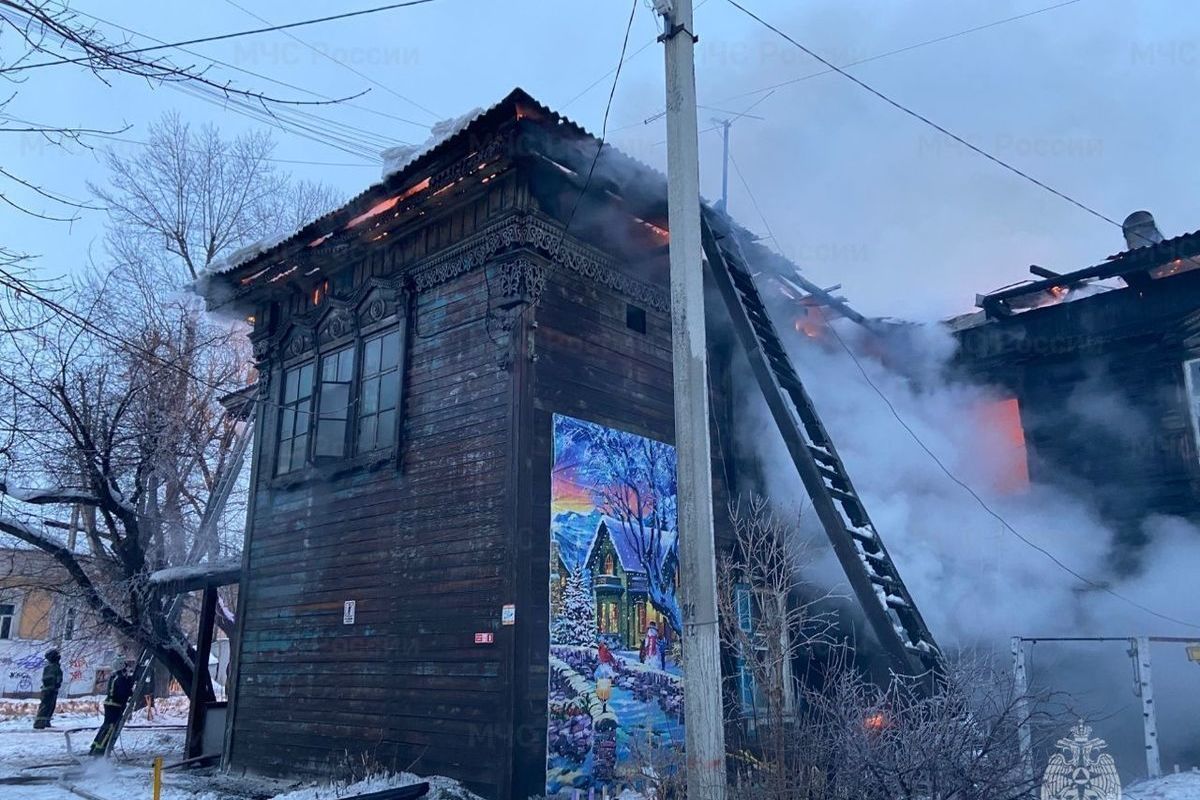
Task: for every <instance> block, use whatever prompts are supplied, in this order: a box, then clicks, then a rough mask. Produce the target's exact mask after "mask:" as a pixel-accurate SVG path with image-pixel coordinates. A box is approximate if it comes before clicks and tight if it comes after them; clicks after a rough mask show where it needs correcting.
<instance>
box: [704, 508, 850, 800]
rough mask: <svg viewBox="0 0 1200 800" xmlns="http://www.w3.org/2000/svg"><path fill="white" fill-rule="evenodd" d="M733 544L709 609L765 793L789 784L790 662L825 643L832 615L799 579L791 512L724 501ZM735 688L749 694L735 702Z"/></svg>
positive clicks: (799, 548)
mask: <svg viewBox="0 0 1200 800" xmlns="http://www.w3.org/2000/svg"><path fill="white" fill-rule="evenodd" d="M729 515H730V518H731V520H732V521H733V528H734V535H735V538H734V548H733V551H732V552H730V553H727V554H725V555H724V556H723V557H722V558H721V560H720V563H719V564H718V569H717V611H718V616H719V618H720V622H721V636H722V640H723V642H724V644H725V646H726V647H727V648H728V650H729V651H730V652H732V653H735V654H736V655H737V659H738V667H739V669H738V674H736V675H734V676H733V679H734V681H743V680H745V681H748V684H749V685H748V686H741V685H739V686H737V687H736V691H734V692H733V694H734V695H735V696H737V698H738V699H737V701H736V703H735V707H736V709H737V710H736V712H735V714H736V716H737V717H738V722H740V723H745V724H748V725H751V726H753V728H754V732H755V739H756V741H757V743H758V747H759V749H760V751H761V755H762V756H763V758H762V761H761V762H760V768H759V769H758V770H757V780H758V781H759V782H760V784H761V788H762V790H763V791H766V792H768V794H769V796H770V797H779V798H783V797H788V796H789V795H788V794H787V791H788V790H790V789H791V788H793V787H794V784H795V778H794V776H793V775H792V774H791V769H792V764H791V759H790V757H789V753H790V751H791V749H792V742H791V735H792V730H791V727H792V723H793V721H794V719H795V713H796V697H797V694H798V692H799V689H800V684H799V682H798V681H797V680H796V677H795V675H794V674H793V664H794V663H795V662H796V660H797V659H798V658H800V657H801V656H802V655H804V654H806V653H808V652H810V651H812V650H813V648H816V647H824V646H827V645H829V644H832V638H831V632H832V630H833V624H834V622H835V616H834V614H833V612H831V611H828V610H822V605H821V604H822V603H823V602H824V601H825V600H827V599H828V598H829V594H828V593H827V592H822V591H818V590H816V589H815V588H814V587H813V586H811V585H810V584H808V583H806V582H805V581H804V578H803V576H802V574H801V570H802V569H803V568H804V567H805V566H806V565H807V563H808V561H809V558H808V549H807V546H806V545H805V544H804V543H803V542H802V541H801V539H800V536H799V525H798V522H799V514H798V513H797V514H795V515H794V516H788V517H784V516H781V515H780V514H777V513H776V512H775V511H773V510H772V508H771V506H770V503H769V502H768V501H767V500H766V499H765V498H763V497H759V496H751V497H750V498H749V499H748V500H745V501H742V500H739V501H737V502H735V503H733V504H731V505H730V509H729ZM743 689H745V690H746V691H747V692H749V693H750V694H751V695H752V699H751V701H750V702H749V704H748V705H746V706H745V707H743V703H742V698H741V695H742V694H743Z"/></svg>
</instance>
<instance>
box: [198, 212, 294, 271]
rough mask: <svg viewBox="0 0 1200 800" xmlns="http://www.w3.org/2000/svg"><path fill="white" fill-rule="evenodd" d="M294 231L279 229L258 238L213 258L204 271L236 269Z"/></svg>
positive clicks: (291, 235) (277, 243) (283, 240)
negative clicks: (263, 237)
mask: <svg viewBox="0 0 1200 800" xmlns="http://www.w3.org/2000/svg"><path fill="white" fill-rule="evenodd" d="M305 224H307V223H305ZM296 233H297V231H281V232H280V233H277V234H275V235H274V236H268V237H266V238H265V239H259V240H258V241H256V242H251V243H250V244H248V245H245V246H243V247H239V248H238V249H237V250H234V251H233V252H232V253H229V254H228V255H225V256H222V257H221V258H217V259H214V260H213V261H212V263H210V264H209V265H208V267H207V268H206V269H205V272H207V273H208V274H210V275H220V274H221V273H223V272H229V271H230V270H231V269H237V268H238V267H240V266H241V265H242V264H245V263H247V262H249V261H253V260H254V259H255V258H257V257H258V256H261V255H262V254H263V253H265V252H267V251H268V250H270V249H271V248H273V247H275V246H276V245H280V244H283V243H284V242H285V241H287V240H288V239H290V238H292V237H293V236H294V235H296Z"/></svg>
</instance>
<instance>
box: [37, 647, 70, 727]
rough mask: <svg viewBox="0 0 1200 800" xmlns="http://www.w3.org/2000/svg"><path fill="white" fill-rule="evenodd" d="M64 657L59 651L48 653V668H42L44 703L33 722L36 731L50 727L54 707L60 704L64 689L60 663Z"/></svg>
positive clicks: (39, 707)
mask: <svg viewBox="0 0 1200 800" xmlns="http://www.w3.org/2000/svg"><path fill="white" fill-rule="evenodd" d="M61 660H62V656H60V655H59V654H58V651H57V650H50V651H48V652H47V653H46V666H44V667H43V668H42V702H41V704H40V705H38V712H37V717H35V718H34V720H33V728H34V730H42V729H44V728H49V727H50V718H51V717H53V716H54V706H55V705H57V703H58V690H59V689H60V688H61V687H62V681H63V674H62V667H61V666H60V665H59V663H58V662H59V661H61Z"/></svg>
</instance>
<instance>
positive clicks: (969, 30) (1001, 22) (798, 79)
mask: <svg viewBox="0 0 1200 800" xmlns="http://www.w3.org/2000/svg"><path fill="white" fill-rule="evenodd" d="M1079 2H1082V0H1065V2H1061V3H1056V4H1054V5H1051V6H1045V7H1044V8H1038V9H1034V10H1033V11H1027V12H1025V13H1024V14H1016V15H1014V16H1011V17H1005V18H1003V19H998V20H993V21H992V22H988V23H984V24H983V25H976V26H975V27H973V28H965V29H964V30H961V31H956V32H954V33H948V34H945V35H943V36H937V37H935V38H933V39H926V40H925V41H922V42H916V43H914V44H910V45H906V46H904V47H898V48H896V49H895V50H888V51H887V52H886V53H877V54H876V55H873V56H867V57H866V58H860V59H859V60H857V61H851V62H849V63H846V64H842V69H849V68H850V67H857V66H859V65H861V64H869V63H870V62H872V61H878V60H880V59H883V58H889V57H891V56H895V55H900V54H901V53H907V52H909V51H911V50H918V49H920V48H922V47H928V46H930V45H934V44H940V43H942V42H948V41H950V40H951V39H957V38H958V37H960V36H966V35H968V34H972V33H978V32H979V31H984V30H987V29H989V28H995V27H997V26H999V25H1005V24H1007V23H1009V22H1016V21H1018V20H1022V19H1027V18H1028V17H1034V16H1037V15H1038V14H1044V13H1046V12H1047V11H1054V10H1056V9H1059V8H1063V7H1065V6H1069V5H1074V4H1075V3H1079ZM635 55H636V53H635ZM835 72H837V70H836V69H823V70H820V71H819V72H810V73H808V74H807V75H801V76H799V77H796V78H791V79H789V80H786V81H780V82H779V83H773V84H771V85H770V86H763V87H760V88H758V89H750V90H749V91H745V92H739V93H738V94H732V95H728V96H727V97H722V98H721V99H719V100H715V101H713V102H714V103H727V102H729V101H730V100H740V99H742V98H743V97H751V96H753V95H756V94H763V93H764V92H772V91H774V90H776V89H782V88H783V87H785V86H791V85H793V84H797V83H801V82H803V81H807V80H812V79H813V78H819V77H821V76H822V75H830V74H833V73H835ZM589 88H590V87H589ZM663 113H664V112H663V111H658V112H657V113H655V114H653V115H651V116H650V117H649V118H648V120H647V121H653V120H655V119H658V118H659V117H660V116H662V114H663ZM642 124H645V122H641V123H638V122H635V123H631V124H629V125H624V126H622V127H620V128H617V129H615V130H614V131H613V132H614V133H616V132H617V131H623V130H626V129H628V128H633V127H636V126H638V125H642Z"/></svg>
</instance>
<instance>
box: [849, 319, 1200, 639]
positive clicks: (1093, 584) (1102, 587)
mask: <svg viewBox="0 0 1200 800" xmlns="http://www.w3.org/2000/svg"><path fill="white" fill-rule="evenodd" d="M826 327H827V328H829V330H830V331H831V332H832V333H833V337H834V338H835V339H837V341H838V344H840V345H841V346H842V349H843V350H845V351H846V355H848V356H850V360H851V361H853V362H854V366H856V367H857V368H858V371H859V372H860V373H861V374H862V376H863V380H865V381H866V382H867V385H868V386H870V387H871V388H872V389H873V390H874V391H875V394H877V395H879V399H881V400H883V403H884V405H886V406H887V408H888V411H890V412H891V414H892V416H893V417H895V419H896V421H897V422H898V423H900V427H902V428H904V430H905V431H907V432H908V435H909V436H910V437H912V440H913V441H914V442H916V443H917V445H918V446H919V447H920V448H921V449H922V450H924V451H925V453H926V454H927V455H928V456H929V457H930V458H931V459H932V460H933V463H935V464H937V466H938V468H939V469H940V470H941V471H942V472H943V473H945V475H946V477H947V478H949V479H950V480H952V481H954V483H956V484H958V485H959V486H960V487H961V488H962V489H963V490H964V491H966V493H967V494H969V495H971V497H973V498H974V499H975V502H976V503H978V504H979V507H980V508H982V509H983V510H984V511H986V512H987V513H988V514H989V515H990V516H992V517H993V518H994V519H995V520H996V521H997V522H999V523H1000V524H1001V525H1002V526H1003V527H1004V529H1005V530H1007V531H1008V532H1009V533H1011V534H1012V535H1013V536H1016V537H1017V538H1018V539H1019V540H1021V542H1023V543H1024V544H1026V545H1027V546H1029V547H1032V548H1033V549H1034V550H1036V551H1038V552H1039V553H1041V554H1042V555H1044V556H1045V557H1046V558H1048V559H1050V561H1052V562H1053V563H1054V564H1055V565H1056V566H1058V567H1059V568H1061V569H1062V570H1063V571H1065V572H1066V573H1067V574H1069V575H1071V576H1072V577H1073V578H1075V579H1076V580H1078V581H1080V582H1081V583H1083V584H1085V585H1087V586H1088V587H1089V588H1091V589H1095V590H1099V591H1102V592H1104V593H1106V594H1109V595H1111V596H1113V597H1115V598H1117V599H1118V600H1120V601H1122V602H1124V603H1128V604H1129V605H1130V606H1133V607H1134V608H1136V609H1138V610H1139V611H1142V612H1144V613H1146V614H1149V615H1151V616H1153V617H1158V618H1159V619H1162V620H1166V621H1167V622H1174V623H1175V624H1177V625H1183V626H1184V627H1188V628H1195V629H1197V630H1200V625H1197V624H1196V623H1193V622H1187V621H1185V620H1182V619H1177V618H1175V617H1172V616H1169V615H1167V614H1163V613H1161V612H1158V611H1155V610H1154V609H1152V608H1150V607H1148V606H1144V605H1142V604H1141V603H1139V602H1137V601H1136V600H1134V599H1133V598H1131V597H1128V596H1126V595H1124V594H1121V593H1120V592H1118V591H1117V590H1115V589H1113V588H1112V587H1111V586H1109V585H1108V584H1105V583H1100V582H1098V581H1094V580H1092V579H1091V578H1088V577H1087V576H1085V575H1082V574H1080V573H1079V572H1077V571H1075V570H1074V569H1072V568H1071V567H1068V566H1067V565H1066V564H1064V563H1063V562H1062V561H1060V560H1059V559H1058V557H1057V556H1055V555H1054V554H1053V553H1051V552H1050V551H1049V550H1047V549H1046V548H1044V547H1042V546H1041V545H1040V544H1038V543H1037V542H1034V541H1032V540H1030V539H1029V538H1027V537H1026V536H1024V535H1023V534H1022V533H1021V532H1020V531H1018V530H1017V529H1016V528H1014V527H1013V526H1012V525H1010V524H1009V522H1008V520H1006V519H1004V517H1002V516H1000V514H999V513H998V512H997V511H995V510H994V509H993V508H992V507H991V506H990V505H988V503H987V501H985V500H984V499H983V498H982V497H980V496H979V494H978V492H976V491H975V490H974V489H972V488H971V487H970V486H969V485H968V484H967V483H966V482H965V481H963V480H962V479H961V478H959V477H958V476H957V475H955V474H954V473H953V472H952V471H951V470H950V468H949V467H947V466H946V464H945V463H944V462H943V461H942V460H941V459H940V458H938V456H937V454H935V453H934V452H933V451H932V450H931V449H929V446H928V445H926V444H925V442H923V441H922V440H921V437H919V436H918V435H917V434H916V432H915V431H913V429H912V428H911V427H909V425H908V423H907V422H905V420H904V418H903V417H901V416H900V412H898V411H897V410H896V407H895V406H894V405H892V401H891V400H889V399H888V397H887V395H886V394H884V393H883V390H881V389H880V388H879V387H878V386H877V385H876V384H875V382H874V381H873V380H871V376H870V375H869V374H867V371H866V369H865V368H864V367H863V365H862V362H860V361H859V360H858V356H856V355H855V354H854V351H852V350H851V349H850V347H849V346H848V345H847V344H846V342H845V341H844V340H843V339H842V337H841V335H840V334H838V332H837V329H836V328H835V327H834V326H833V325H832V324H829V325H827V326H826Z"/></svg>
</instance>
